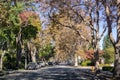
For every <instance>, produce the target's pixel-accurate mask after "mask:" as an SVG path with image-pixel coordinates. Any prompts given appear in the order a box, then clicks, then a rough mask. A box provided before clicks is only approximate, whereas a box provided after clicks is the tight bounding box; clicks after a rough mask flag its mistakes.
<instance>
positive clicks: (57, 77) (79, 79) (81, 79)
mask: <svg viewBox="0 0 120 80" xmlns="http://www.w3.org/2000/svg"><path fill="white" fill-rule="evenodd" d="M95 78H96V79H95ZM0 80H109V79H106V78H102V77H100V78H97V77H96V76H95V75H94V74H92V72H91V71H90V69H86V68H76V67H71V66H51V67H45V68H41V69H38V70H20V71H13V72H10V73H9V74H6V75H4V76H1V77H0Z"/></svg>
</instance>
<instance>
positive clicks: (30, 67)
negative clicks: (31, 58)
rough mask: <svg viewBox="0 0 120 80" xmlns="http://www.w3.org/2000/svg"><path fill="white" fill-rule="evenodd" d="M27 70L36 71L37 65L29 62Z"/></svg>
mask: <svg viewBox="0 0 120 80" xmlns="http://www.w3.org/2000/svg"><path fill="white" fill-rule="evenodd" d="M26 69H27V70H35V69H37V63H35V62H29V63H28V65H27V68H26Z"/></svg>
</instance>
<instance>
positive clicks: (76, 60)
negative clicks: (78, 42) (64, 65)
mask: <svg viewBox="0 0 120 80" xmlns="http://www.w3.org/2000/svg"><path fill="white" fill-rule="evenodd" d="M75 66H78V56H77V54H75Z"/></svg>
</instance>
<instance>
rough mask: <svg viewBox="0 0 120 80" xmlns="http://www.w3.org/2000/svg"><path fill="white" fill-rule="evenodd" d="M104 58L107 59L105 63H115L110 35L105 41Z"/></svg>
mask: <svg viewBox="0 0 120 80" xmlns="http://www.w3.org/2000/svg"><path fill="white" fill-rule="evenodd" d="M103 51H104V54H103V57H104V58H105V63H113V61H114V47H113V45H112V43H111V41H110V38H109V36H108V35H106V36H105V37H104V39H103Z"/></svg>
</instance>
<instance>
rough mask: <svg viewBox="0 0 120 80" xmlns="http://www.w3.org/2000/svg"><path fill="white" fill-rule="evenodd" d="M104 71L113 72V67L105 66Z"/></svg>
mask: <svg viewBox="0 0 120 80" xmlns="http://www.w3.org/2000/svg"><path fill="white" fill-rule="evenodd" d="M102 70H103V71H110V72H113V67H111V66H104V67H102Z"/></svg>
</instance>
